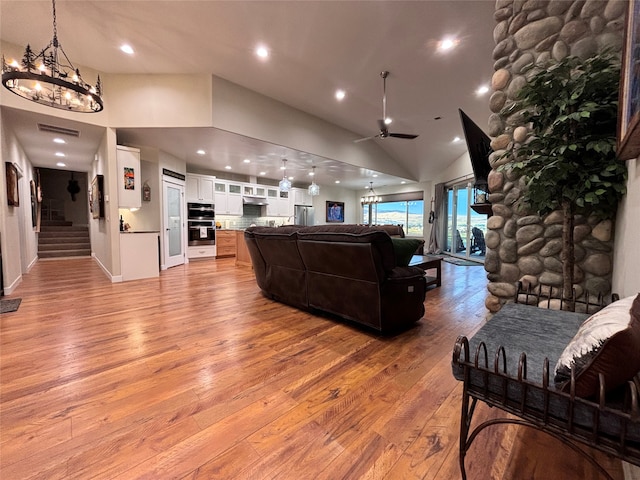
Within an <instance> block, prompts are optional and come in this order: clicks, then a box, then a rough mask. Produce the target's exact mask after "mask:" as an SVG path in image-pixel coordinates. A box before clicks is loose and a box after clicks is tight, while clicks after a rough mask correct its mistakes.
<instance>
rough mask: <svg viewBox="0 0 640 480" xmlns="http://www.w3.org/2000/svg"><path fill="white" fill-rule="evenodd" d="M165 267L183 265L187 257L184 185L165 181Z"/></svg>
mask: <svg viewBox="0 0 640 480" xmlns="http://www.w3.org/2000/svg"><path fill="white" fill-rule="evenodd" d="M163 187H164V202H163V203H164V204H163V209H164V216H163V220H164V222H163V223H164V248H163V251H164V255H163V257H164V267H165V268H171V267H175V266H176V265H182V264H183V263H184V258H185V241H184V231H185V221H184V186H183V185H178V184H175V183H171V182H168V181H166V180H165V181H163Z"/></svg>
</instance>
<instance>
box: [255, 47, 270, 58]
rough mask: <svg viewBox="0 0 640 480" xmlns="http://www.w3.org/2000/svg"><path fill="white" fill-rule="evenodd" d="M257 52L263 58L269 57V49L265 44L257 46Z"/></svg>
mask: <svg viewBox="0 0 640 480" xmlns="http://www.w3.org/2000/svg"><path fill="white" fill-rule="evenodd" d="M255 53H256V55H257V56H258V57H259V58H262V59H267V58H269V49H268V48H267V47H265V46H264V45H258V46H257V47H256V50H255Z"/></svg>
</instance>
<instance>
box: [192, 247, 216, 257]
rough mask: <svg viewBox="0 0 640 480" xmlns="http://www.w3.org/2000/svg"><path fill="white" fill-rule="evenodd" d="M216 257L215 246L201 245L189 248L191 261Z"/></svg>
mask: <svg viewBox="0 0 640 480" xmlns="http://www.w3.org/2000/svg"><path fill="white" fill-rule="evenodd" d="M215 256H216V246H215V245H200V246H195V247H188V248H187V257H188V258H189V259H190V260H193V259H196V258H211V257H215Z"/></svg>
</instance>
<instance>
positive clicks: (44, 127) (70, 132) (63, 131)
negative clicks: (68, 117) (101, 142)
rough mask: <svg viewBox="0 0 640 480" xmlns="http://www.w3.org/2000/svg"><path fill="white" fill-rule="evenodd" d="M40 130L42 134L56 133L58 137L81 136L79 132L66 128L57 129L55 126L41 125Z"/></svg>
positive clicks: (39, 125)
mask: <svg viewBox="0 0 640 480" xmlns="http://www.w3.org/2000/svg"><path fill="white" fill-rule="evenodd" d="M38 130H40V131H41V132H49V133H55V134H57V135H69V136H71V137H79V136H80V131H79V130H73V129H71V128H64V127H56V126H55V125H47V124H46V123H39V124H38Z"/></svg>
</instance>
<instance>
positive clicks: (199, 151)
mask: <svg viewBox="0 0 640 480" xmlns="http://www.w3.org/2000/svg"><path fill="white" fill-rule="evenodd" d="M196 153H197V154H198V155H204V154H205V151H204V150H198V151H197V152H196Z"/></svg>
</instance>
